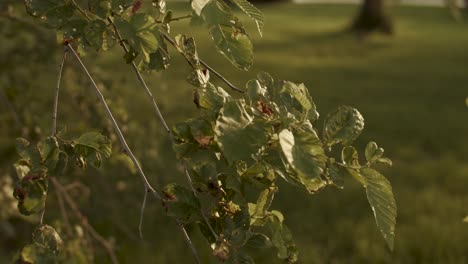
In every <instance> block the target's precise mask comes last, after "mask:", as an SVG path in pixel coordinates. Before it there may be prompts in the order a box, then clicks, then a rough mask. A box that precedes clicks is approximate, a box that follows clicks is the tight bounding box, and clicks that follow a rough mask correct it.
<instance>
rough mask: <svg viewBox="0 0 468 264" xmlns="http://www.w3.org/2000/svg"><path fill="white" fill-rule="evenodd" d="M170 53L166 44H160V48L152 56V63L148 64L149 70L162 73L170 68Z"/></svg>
mask: <svg viewBox="0 0 468 264" xmlns="http://www.w3.org/2000/svg"><path fill="white" fill-rule="evenodd" d="M170 58H171V57H170V56H169V53H168V52H167V48H166V47H165V44H162V43H160V47H159V48H158V49H157V50H156V52H153V53H151V54H150V62H149V64H148V69H150V70H156V71H162V70H165V69H167V68H168V67H169V60H170Z"/></svg>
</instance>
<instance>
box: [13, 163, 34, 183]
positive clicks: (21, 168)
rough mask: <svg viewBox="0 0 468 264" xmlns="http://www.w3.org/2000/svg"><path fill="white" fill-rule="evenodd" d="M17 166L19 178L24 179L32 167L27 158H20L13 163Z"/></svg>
mask: <svg viewBox="0 0 468 264" xmlns="http://www.w3.org/2000/svg"><path fill="white" fill-rule="evenodd" d="M13 166H14V167H15V171H16V175H17V176H18V179H20V180H21V179H22V178H23V177H24V176H26V175H27V174H28V173H29V171H30V170H31V168H30V167H29V166H30V164H29V162H28V161H27V160H25V159H20V160H18V161H17V162H16V163H15V164H13Z"/></svg>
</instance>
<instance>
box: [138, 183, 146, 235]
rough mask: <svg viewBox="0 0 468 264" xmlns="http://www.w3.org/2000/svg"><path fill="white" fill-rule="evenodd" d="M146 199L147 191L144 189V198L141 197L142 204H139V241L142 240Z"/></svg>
mask: <svg viewBox="0 0 468 264" xmlns="http://www.w3.org/2000/svg"><path fill="white" fill-rule="evenodd" d="M146 198H148V190H147V189H146V188H145V196H143V202H142V203H141V210H140V223H139V225H138V233H139V234H140V238H141V239H143V216H144V214H145V207H146Z"/></svg>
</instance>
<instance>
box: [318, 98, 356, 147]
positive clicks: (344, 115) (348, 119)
mask: <svg viewBox="0 0 468 264" xmlns="http://www.w3.org/2000/svg"><path fill="white" fill-rule="evenodd" d="M363 129H364V118H363V117H362V115H361V113H359V111H358V110H356V109H355V108H352V107H349V106H340V107H339V108H338V109H336V110H335V111H333V112H331V113H330V114H328V116H327V117H326V119H325V125H324V127H323V138H324V140H325V144H326V145H327V146H332V145H334V144H337V143H341V144H343V145H349V144H350V143H351V142H353V141H354V140H355V139H356V138H357V137H358V136H359V135H360V134H361V132H362V130H363Z"/></svg>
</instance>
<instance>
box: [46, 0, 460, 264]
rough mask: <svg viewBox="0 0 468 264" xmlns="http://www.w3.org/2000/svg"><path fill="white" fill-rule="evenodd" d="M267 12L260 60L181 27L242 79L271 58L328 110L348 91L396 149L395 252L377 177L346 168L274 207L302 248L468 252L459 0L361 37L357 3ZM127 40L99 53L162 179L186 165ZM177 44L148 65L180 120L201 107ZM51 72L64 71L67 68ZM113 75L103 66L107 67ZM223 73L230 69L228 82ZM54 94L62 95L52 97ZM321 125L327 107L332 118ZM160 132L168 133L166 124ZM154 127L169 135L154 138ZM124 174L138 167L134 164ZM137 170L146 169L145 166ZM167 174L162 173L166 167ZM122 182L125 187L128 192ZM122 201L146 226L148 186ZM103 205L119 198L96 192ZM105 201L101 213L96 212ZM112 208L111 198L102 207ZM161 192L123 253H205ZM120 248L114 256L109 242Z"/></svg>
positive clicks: (336, 258)
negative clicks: (243, 58) (142, 207)
mask: <svg viewBox="0 0 468 264" xmlns="http://www.w3.org/2000/svg"><path fill="white" fill-rule="evenodd" d="M169 8H173V9H175V10H176V11H177V12H176V13H178V14H185V13H188V9H186V8H184V7H182V5H181V4H179V3H169ZM260 9H262V10H263V11H264V12H265V15H266V19H267V20H266V27H265V32H264V38H263V39H261V38H260V37H259V36H258V34H255V27H254V24H253V23H251V21H249V20H248V19H247V18H245V17H243V21H245V24H247V27H248V28H249V29H250V30H249V32H251V35H252V37H253V39H254V45H255V66H254V67H253V69H252V70H251V71H250V72H242V71H239V70H236V69H234V68H233V67H232V66H231V65H229V63H228V62H227V61H226V60H224V59H223V57H222V56H221V55H219V54H218V53H216V52H215V51H214V46H213V44H212V43H211V42H210V40H209V37H208V35H207V34H206V30H205V29H203V28H193V27H188V26H186V25H185V24H186V23H185V22H176V23H174V25H173V26H172V31H173V32H174V33H179V32H185V33H187V34H189V35H193V36H195V37H196V41H197V46H198V50H199V55H200V57H202V58H203V59H205V61H207V62H208V63H209V64H211V65H212V66H214V67H215V68H216V69H218V70H219V71H220V72H222V73H223V74H224V75H225V76H226V77H228V78H229V79H230V80H232V81H233V82H234V83H235V84H236V85H238V86H240V87H243V84H244V83H245V82H246V81H247V80H248V79H250V78H253V77H254V76H255V74H256V73H257V72H258V71H260V70H264V71H267V72H270V73H271V74H272V75H273V76H274V77H275V78H277V79H286V80H291V81H295V82H304V83H305V84H306V86H307V87H308V88H309V89H310V93H311V95H312V96H313V98H314V100H315V102H316V104H317V106H318V110H319V112H320V113H321V115H322V117H323V116H325V115H326V113H327V112H329V111H331V110H333V109H334V108H335V107H337V106H338V105H341V104H346V105H351V106H353V107H356V108H357V109H359V110H360V111H361V112H362V114H363V115H364V117H365V119H366V128H365V130H364V133H363V135H362V136H361V138H360V139H359V140H358V141H357V142H356V145H357V146H358V147H359V148H360V149H363V147H364V146H365V144H366V143H367V142H368V141H370V140H374V141H376V142H377V143H378V144H379V146H382V147H383V148H385V150H386V154H387V156H389V157H390V158H392V159H393V161H394V166H393V167H391V168H386V169H384V172H385V174H386V176H388V177H389V179H390V181H391V183H392V185H393V190H394V193H395V196H396V200H397V204H398V218H397V228H396V239H395V251H394V252H393V253H391V252H389V251H388V250H387V248H386V247H385V243H384V241H383V239H382V238H381V236H380V233H379V231H378V230H377V227H376V226H375V224H374V220H373V216H372V212H371V210H370V207H369V206H368V203H367V201H366V198H365V193H364V191H363V190H362V189H361V188H360V186H358V185H357V184H355V183H354V182H353V180H348V181H346V187H345V189H344V190H342V191H340V190H337V189H333V188H329V189H327V190H325V191H323V192H321V193H318V194H315V195H312V196H310V195H307V194H305V193H301V192H298V190H297V189H295V188H294V187H289V186H286V185H282V186H281V187H282V190H281V192H280V193H279V194H278V196H277V201H276V202H275V203H274V205H273V208H277V209H280V210H282V211H283V212H284V214H285V216H286V223H287V224H288V225H289V226H290V227H291V229H292V232H293V235H294V236H295V238H296V241H297V243H298V247H299V250H300V259H301V263H467V262H468V246H467V241H468V225H467V224H464V223H463V222H462V219H463V217H464V216H465V215H466V213H468V188H467V186H468V159H467V158H466V157H467V156H468V133H467V131H468V109H467V108H466V106H465V103H464V101H465V98H466V97H467V96H468V24H467V23H463V22H462V23H456V22H455V21H453V19H452V18H451V17H450V15H449V14H448V11H447V10H445V9H439V8H429V7H424V8H422V7H398V8H394V9H393V10H392V13H393V15H394V17H395V22H396V35H395V36H393V37H383V36H370V37H368V38H366V39H361V40H359V39H357V38H356V37H355V36H354V35H349V34H347V33H345V32H344V29H345V28H346V26H347V25H348V23H349V22H350V20H351V18H352V16H353V15H354V12H355V11H356V7H355V6H348V5H292V4H275V5H264V6H260ZM119 54H120V51H119V50H114V52H113V53H106V54H104V55H103V56H102V57H101V58H99V59H96V58H94V57H93V56H90V57H87V58H85V61H86V62H88V63H95V64H96V65H98V66H99V68H100V69H101V71H111V72H112V73H113V75H114V76H115V78H118V80H119V81H118V83H117V84H114V85H113V86H112V87H111V89H112V94H110V93H109V94H108V96H109V97H110V98H117V97H121V98H126V99H125V100H126V101H125V102H123V103H122V104H123V105H125V106H126V108H127V109H128V111H129V119H130V120H132V121H131V122H129V125H128V127H129V128H128V134H129V137H130V139H131V140H130V144H131V145H132V146H134V148H136V149H137V153H138V155H139V156H140V157H142V163H143V165H144V166H145V167H146V169H147V171H148V172H149V174H150V175H155V177H156V178H158V180H157V182H168V181H172V180H174V178H182V177H181V174H180V172H179V171H178V170H177V168H176V167H177V166H176V164H177V163H176V161H175V159H174V157H173V153H172V151H171V150H170V145H169V142H168V141H167V140H166V139H165V137H164V133H163V131H162V128H161V127H160V125H159V123H157V121H156V119H155V117H154V115H153V113H152V110H151V105H150V104H149V102H148V101H147V99H146V98H145V96H144V94H143V92H142V90H141V89H140V88H139V87H138V84H137V81H136V79H135V77H134V76H133V75H132V73H131V69H130V68H128V67H126V66H125V65H124V64H123V61H122V59H121V55H119ZM172 54H173V59H174V60H173V63H172V65H171V67H170V68H169V69H168V70H167V71H166V72H164V73H162V74H155V73H152V74H147V76H146V77H147V78H148V82H149V84H150V87H151V89H152V90H153V93H154V94H155V96H156V100H157V101H158V102H159V103H160V104H161V108H162V110H163V112H164V114H165V115H166V117H167V119H168V121H169V123H170V124H175V123H176V122H178V121H182V120H183V119H185V118H188V117H191V116H194V115H196V114H197V113H196V111H197V110H196V109H195V107H194V105H193V103H192V91H191V88H190V86H189V85H188V84H187V83H186V82H185V81H184V80H183V78H185V76H186V75H187V74H188V73H189V68H188V66H187V65H186V63H185V62H184V61H183V60H182V59H181V58H179V57H178V56H177V54H175V53H172ZM44 74H50V80H51V83H53V79H54V76H55V73H53V72H51V73H44ZM98 78H99V77H98ZM219 84H220V85H222V84H221V83H219ZM47 100H49V101H50V99H47ZM319 124H320V125H321V121H319ZM153 135H154V136H153ZM148 141H156V142H157V148H156V149H149V148H148V147H147V145H148V144H149V143H148ZM114 176H115V177H121V178H125V175H120V176H116V175H114ZM131 180H134V179H131ZM154 181H156V180H154ZM99 195H100V194H99V193H93V198H92V201H90V202H89V206H91V208H90V209H88V210H87V213H88V214H89V215H90V221H91V222H93V224H94V225H96V226H97V228H98V230H103V232H104V233H106V234H108V235H110V234H113V233H115V234H119V232H121V231H118V230H114V229H113V227H109V226H108V222H106V221H107V220H106V218H103V219H95V218H93V215H94V213H95V214H98V212H96V211H95V210H98V209H93V208H92V207H93V206H95V203H105V201H99ZM108 195H114V197H115V198H116V199H119V198H118V194H108ZM126 195H134V196H135V197H134V199H133V200H132V202H129V203H127V204H125V205H122V206H124V207H128V208H129V209H128V210H125V209H124V210H122V209H120V210H119V209H118V208H117V209H115V208H114V209H113V210H115V211H117V212H118V211H120V213H121V215H120V216H119V215H118V214H117V215H114V217H116V216H118V217H120V220H119V221H120V222H122V223H125V224H126V225H128V226H129V227H128V228H129V229H131V232H133V231H136V228H135V227H136V225H137V221H138V210H139V208H138V206H139V204H138V203H139V199H140V198H141V197H140V193H139V192H138V193H137V194H135V193H132V194H130V193H128V194H126ZM96 208H105V206H104V205H103V206H102V207H98V206H96ZM93 212H94V213H93ZM100 213H102V212H100ZM162 214H163V213H162V211H161V209H160V208H159V207H158V206H157V205H153V206H150V208H149V210H148V211H147V213H146V215H147V218H145V231H146V234H147V235H146V242H141V241H138V240H135V241H134V240H132V239H129V238H128V236H127V238H125V236H123V235H117V241H116V242H117V245H118V247H119V250H118V255H119V257H120V258H122V262H124V263H140V262H146V263H189V262H190V261H191V259H190V258H191V256H190V252H189V249H188V247H187V246H186V245H185V244H184V241H183V239H182V237H181V236H180V235H179V233H178V231H177V229H176V228H175V225H174V224H173V223H172V222H171V221H170V220H168V219H167V217H165V216H162ZM190 231H191V233H192V235H193V236H194V242H195V244H196V246H197V247H198V248H200V249H201V253H202V254H203V255H204V256H203V259H204V261H203V263H216V261H215V260H214V259H213V257H210V255H209V254H210V253H209V250H207V249H206V248H207V247H208V245H207V244H206V242H205V241H203V239H202V238H201V236H200V234H199V233H198V231H196V228H192V229H191V230H190ZM101 257H102V260H100V261H106V260H105V256H101ZM256 259H257V261H258V263H277V262H278V261H277V260H276V259H275V256H274V253H273V251H261V252H257V254H256Z"/></svg>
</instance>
